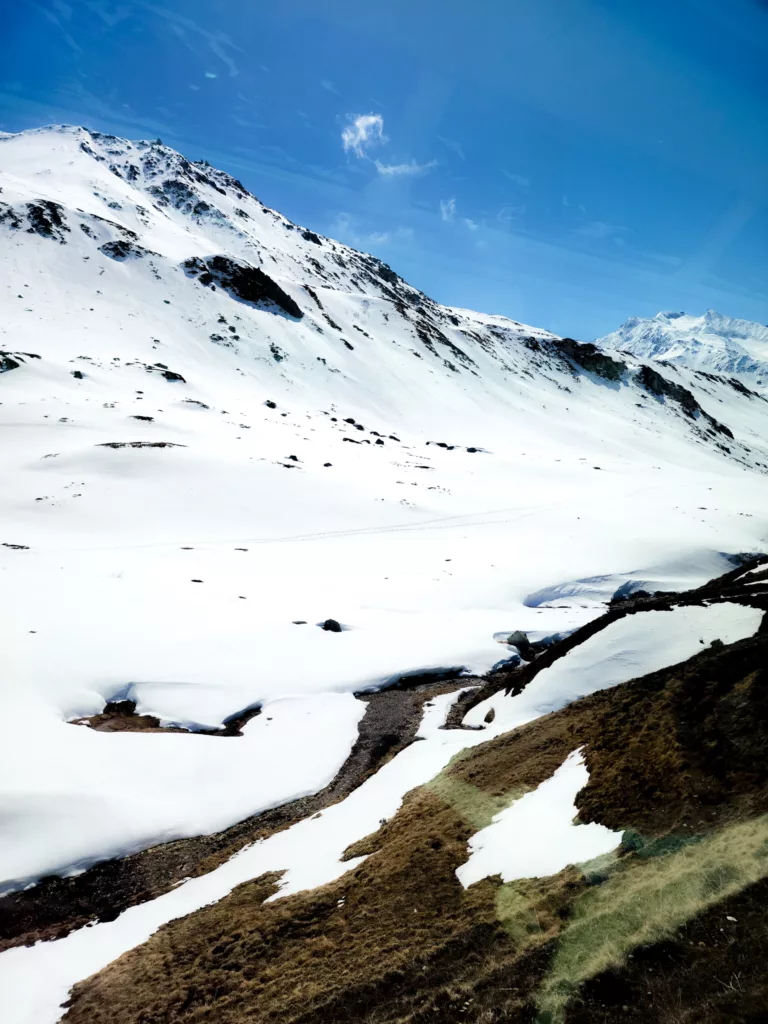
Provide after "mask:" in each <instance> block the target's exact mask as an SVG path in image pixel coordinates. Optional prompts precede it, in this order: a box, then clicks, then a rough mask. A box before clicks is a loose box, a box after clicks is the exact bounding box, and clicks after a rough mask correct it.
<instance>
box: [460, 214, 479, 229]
mask: <svg viewBox="0 0 768 1024" xmlns="http://www.w3.org/2000/svg"><path fill="white" fill-rule="evenodd" d="M464 223H465V224H466V226H467V227H468V228H469V230H470V231H477V229H478V228H479V227H480V225H479V224H478V223H477V221H476V220H472V219H471V218H470V217H465V218H464Z"/></svg>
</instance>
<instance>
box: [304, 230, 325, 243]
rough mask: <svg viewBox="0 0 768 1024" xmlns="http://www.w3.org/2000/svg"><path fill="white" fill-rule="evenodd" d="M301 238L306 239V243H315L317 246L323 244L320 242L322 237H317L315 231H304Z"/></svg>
mask: <svg viewBox="0 0 768 1024" xmlns="http://www.w3.org/2000/svg"><path fill="white" fill-rule="evenodd" d="M301 237H302V238H303V239H304V241H305V242H314V243H315V245H322V244H323V243H322V242H321V240H320V236H319V235H316V234H315V232H314V231H302V232H301Z"/></svg>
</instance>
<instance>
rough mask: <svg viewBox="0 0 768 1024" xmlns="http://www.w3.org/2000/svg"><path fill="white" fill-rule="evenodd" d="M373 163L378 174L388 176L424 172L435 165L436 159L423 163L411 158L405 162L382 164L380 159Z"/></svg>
mask: <svg viewBox="0 0 768 1024" xmlns="http://www.w3.org/2000/svg"><path fill="white" fill-rule="evenodd" d="M375 163H376V170H377V171H378V172H379V174H384V175H390V176H401V175H404V174H425V173H426V172H427V171H430V170H432V168H433V167H436V166H437V160H429V161H428V162H427V163H425V164H418V163H416V161H415V160H411V161H409V163H407V164H383V163H382V162H381V161H380V160H376V161H375Z"/></svg>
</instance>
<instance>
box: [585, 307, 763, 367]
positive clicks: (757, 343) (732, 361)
mask: <svg viewBox="0 0 768 1024" xmlns="http://www.w3.org/2000/svg"><path fill="white" fill-rule="evenodd" d="M597 344H598V345H600V346H601V347H602V348H612V349H618V350H620V351H622V352H628V353H630V354H631V355H634V356H637V357H638V358H640V359H657V360H664V361H665V362H670V363H679V364H682V365H684V366H688V367H691V369H694V370H705V371H710V372H716V373H738V374H747V375H749V376H752V377H757V378H758V380H757V383H763V382H765V383H768V327H766V326H765V325H764V324H759V323H755V322H753V321H751V320H736V319H734V318H733V317H728V316H723V314H722V313H718V312H717V311H716V310H714V309H708V310H707V311H706V313H704V314H703V315H702V316H690V315H689V314H687V313H675V312H664V313H657V314H656V316H654V317H652V318H650V319H647V320H643V319H641V318H640V317H630V318H629V320H627V321H626V322H625V323H623V324H622V325H621V327H619V329H618V330H617V331H613V333H612V334H607V335H606V336H605V337H604V338H600V339H599V340H598V342H597Z"/></svg>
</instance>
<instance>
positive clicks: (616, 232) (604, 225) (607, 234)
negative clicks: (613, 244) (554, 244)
mask: <svg viewBox="0 0 768 1024" xmlns="http://www.w3.org/2000/svg"><path fill="white" fill-rule="evenodd" d="M626 230H627V229H626V228H625V227H622V226H621V225H620V224H609V223H608V222H607V221H604V220H591V221H589V222H588V223H586V224H582V225H581V227H578V228H574V233H575V234H577V235H581V236H582V237H584V238H595V239H597V240H598V241H603V240H604V239H606V238H613V239H620V237H621V234H622V233H623V232H625V231H626ZM618 244H619V245H620V244H621V241H619V243H618Z"/></svg>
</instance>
